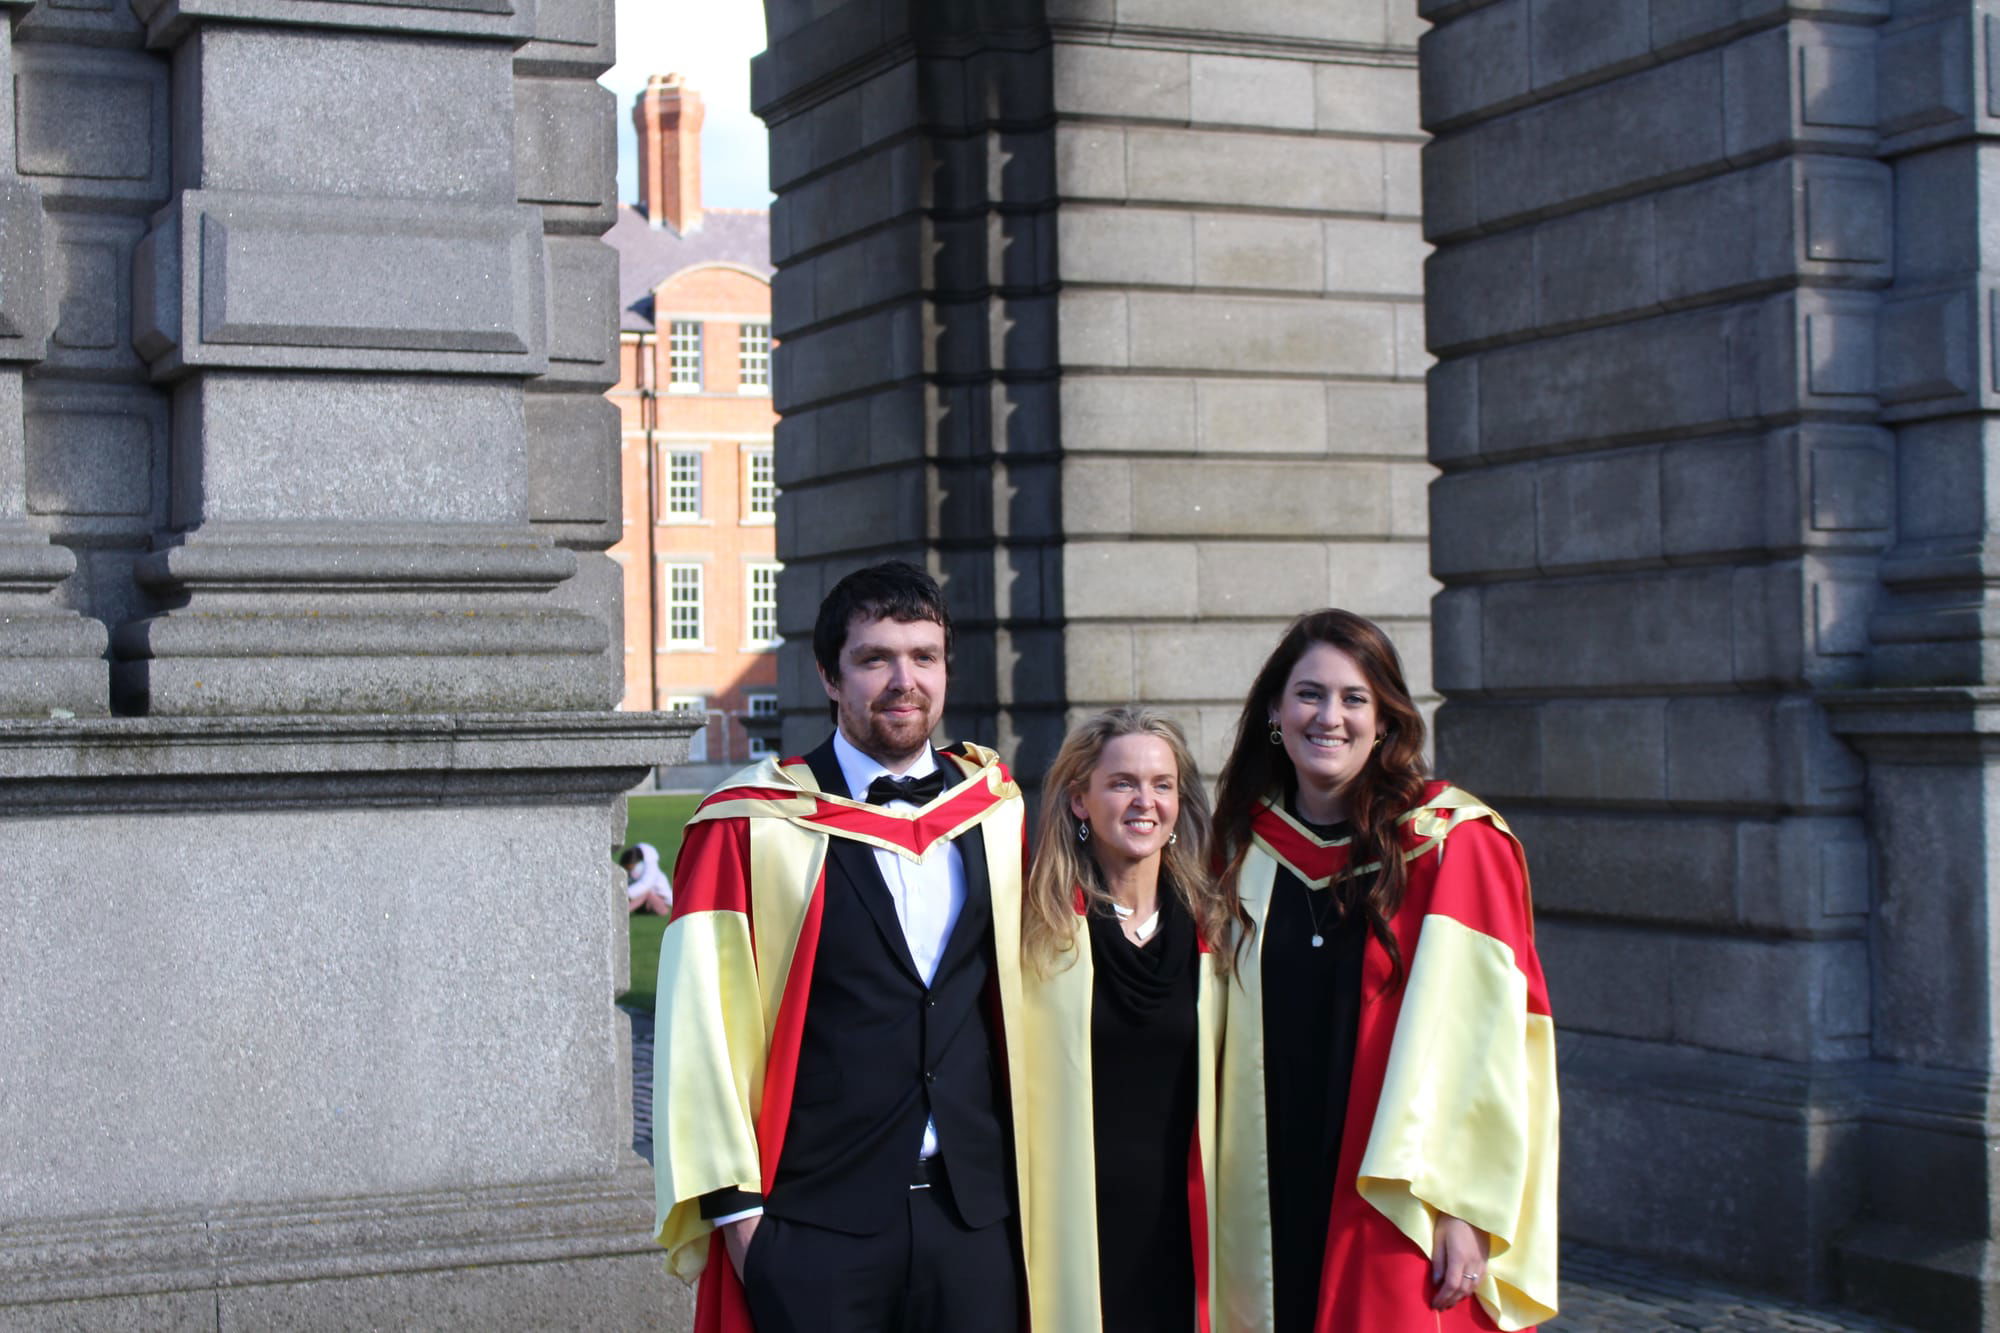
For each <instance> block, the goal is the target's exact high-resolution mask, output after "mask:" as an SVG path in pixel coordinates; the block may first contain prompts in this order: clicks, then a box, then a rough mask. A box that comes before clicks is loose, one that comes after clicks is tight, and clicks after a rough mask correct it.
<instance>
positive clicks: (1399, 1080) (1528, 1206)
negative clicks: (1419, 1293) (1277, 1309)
mask: <svg viewBox="0 0 2000 1333" xmlns="http://www.w3.org/2000/svg"><path fill="white" fill-rule="evenodd" d="M1447 851H1448V855H1446V857H1445V859H1444V867H1443V868H1442V869H1441V870H1440V871H1439V888H1438V891H1437V892H1436V893H1435V894H1434V895H1433V898H1432V903H1431V908H1430V912H1429V913H1428V914H1427V915H1426V916H1425V917H1424V920H1423V928H1422V933H1421V935H1420V936H1419V940H1418V945H1417V948H1416V951H1415V955H1414V957H1413V958H1412V960H1411V963H1410V973H1409V977H1408V979H1407V981H1406V983H1405V990H1404V994H1403V1000H1402V1009H1401V1012H1400V1014H1399V1015H1398V1017H1397V1020H1396V1028H1395V1035H1394V1038H1393V1040H1392V1042H1391V1046H1390V1052H1389V1064H1388V1069H1387V1073H1386V1075H1385V1077H1384V1080H1383V1084H1382V1094H1381V1098H1380V1101H1379V1102H1378V1104H1377V1109H1376V1114H1375V1119H1374V1123H1373V1126H1372V1128H1371V1131H1370V1133H1369V1137H1368V1145H1367V1148H1366V1150H1365V1151H1364V1153H1363V1155H1362V1159H1361V1169H1360V1178H1359V1180H1358V1181H1357V1188H1358V1189H1359V1191H1360V1193H1361V1196H1362V1197H1363V1198H1364V1199H1366V1200H1367V1201H1368V1203H1369V1204H1371V1205H1372V1206H1373V1207H1375V1208H1376V1209H1377V1210H1378V1211H1380V1212H1381V1213H1382V1214H1383V1215H1384V1216H1386V1217H1387V1218H1388V1219H1389V1220H1390V1221H1391V1222H1393V1223H1394V1224H1395V1225H1396V1227H1397V1229H1398V1230H1400V1231H1402V1232H1403V1234H1404V1235H1406V1236H1408V1237H1409V1238H1410V1239H1411V1240H1412V1241H1413V1242H1415V1243H1416V1245H1417V1246H1418V1248H1420V1249H1421V1250H1423V1251H1424V1253H1426V1254H1428V1253H1430V1249H1431V1230H1432V1225H1433V1222H1434V1220H1435V1214H1436V1213H1440V1212H1442V1213H1447V1214H1450V1215H1451V1216H1453V1217H1459V1218H1463V1219H1464V1220H1465V1221H1467V1222H1470V1223H1471V1224H1472V1225H1473V1226H1475V1227H1478V1228H1479V1229H1480V1230H1481V1231H1484V1232H1485V1233H1487V1235H1488V1236H1490V1237H1491V1238H1492V1250H1491V1254H1490V1256H1489V1258H1488V1262H1487V1265H1486V1273H1485V1277H1484V1278H1483V1279H1482V1280H1481V1282H1480V1284H1479V1286H1478V1288H1477V1290H1476V1292H1475V1294H1476V1295H1477V1296H1478V1298H1479V1301H1480V1303H1481V1304H1482V1305H1483V1306H1485V1307H1486V1311H1487V1313H1488V1314H1490V1315H1491V1316H1492V1317H1493V1319H1494V1321H1495V1322H1496V1323H1497V1324H1498V1325H1499V1326H1500V1327H1501V1328H1503V1329H1519V1328H1526V1327H1528V1326H1530V1325H1533V1324H1538V1323H1541V1322H1543V1321H1545V1320H1548V1319H1551V1318H1553V1317H1554V1316H1555V1313H1556V1161H1557V1120H1558V1108H1557V1099H1556V1082H1555V1066H1556V1061H1555V1028H1554V1025H1553V1024H1552V1022H1551V1021H1550V1019H1549V1015H1548V1002H1547V997H1546V994H1545V992H1544V990H1543V986H1542V979H1541V967H1540V964H1539V962H1538V961H1537V960H1536V958H1535V955H1534V945H1533V938H1532V934H1531V931H1530V928H1529V926H1528V924H1527V885H1526V880H1525V874H1524V872H1523V870H1522V869H1521V866H1520V860H1519V854H1518V851H1517V850H1515V848H1514V845H1513V843H1512V841H1511V839H1509V838H1505V837H1504V836H1503V835H1500V834H1498V833H1496V832H1494V831H1493V829H1492V828H1491V826H1490V825H1489V826H1488V827H1487V828H1486V829H1484V830H1482V831H1481V832H1480V833H1479V834H1476V835H1474V836H1470V837H1467V836H1464V834H1461V833H1456V832H1455V833H1454V835H1453V837H1452V838H1451V839H1450V840H1449V845H1448V848H1447ZM1447 878H1449V879H1451V880H1452V881H1454V882H1452V883H1447V882H1446V881H1447ZM1496 886H1497V889H1496Z"/></svg>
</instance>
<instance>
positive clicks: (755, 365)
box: [736, 321, 771, 397]
mask: <svg viewBox="0 0 2000 1333" xmlns="http://www.w3.org/2000/svg"><path fill="white" fill-rule="evenodd" d="M736 392H738V393H753V394H761V395H764V396H766V397H768V396H769V395H770V392H771V325H770V323H769V322H768V321H757V322H751V323H744V324H738V325H737V326H736Z"/></svg>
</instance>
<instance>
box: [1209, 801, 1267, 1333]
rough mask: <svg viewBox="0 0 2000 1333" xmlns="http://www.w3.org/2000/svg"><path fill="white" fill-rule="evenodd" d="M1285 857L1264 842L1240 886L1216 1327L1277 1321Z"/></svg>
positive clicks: (1222, 1144) (1219, 1175)
mask: <svg viewBox="0 0 2000 1333" xmlns="http://www.w3.org/2000/svg"><path fill="white" fill-rule="evenodd" d="M1277 876H1278V861H1277V858H1275V857H1274V856H1273V855H1272V854H1271V852H1270V851H1269V849H1268V848H1266V847H1265V846H1264V844H1263V843H1262V841H1261V840H1260V841H1257V842H1254V843H1253V844H1252V846H1251V848H1250V850H1249V852H1248V853H1247V854H1246V855H1245V856H1244V858H1243V866H1242V869H1241V871H1240V872H1239V874H1238V876H1237V881H1236V890H1237V893H1238V895H1239V896H1240V897H1241V898H1242V901H1243V908H1244V910H1245V911H1246V912H1248V913H1249V914H1250V920H1251V921H1252V922H1253V923H1254V925H1255V933H1254V934H1253V935H1252V936H1251V939H1250V947H1249V948H1247V949H1245V950H1244V951H1243V959H1242V967H1241V969H1240V970H1239V971H1238V972H1237V974H1236V980H1235V982H1234V983H1233V984H1232V985H1231V987H1230V991H1229V1024H1228V1030H1227V1032H1226V1033H1225V1034H1224V1036H1223V1041H1222V1059H1221V1066H1222V1077H1221V1080H1220V1084H1221V1086H1220V1091H1219V1096H1220V1099H1221V1107H1220V1117H1219V1118H1220V1122H1221V1123H1220V1133H1219V1134H1218V1136H1217V1142H1216V1155H1217V1158H1218V1163H1217V1170H1216V1171H1215V1173H1214V1174H1213V1175H1211V1176H1210V1177H1209V1179H1210V1181H1211V1182H1212V1188H1213V1190H1214V1202H1213V1204H1212V1205H1211V1206H1212V1207H1213V1209H1214V1211H1215V1225H1216V1235H1217V1239H1218V1241H1219V1242H1220V1243H1219V1245H1218V1246H1217V1248H1216V1249H1214V1250H1211V1251H1210V1253H1211V1254H1212V1255H1213V1256H1214V1271H1215V1286H1214V1288H1212V1289H1211V1291H1210V1294H1209V1313H1210V1318H1211V1323H1212V1324H1213V1326H1214V1328H1215V1329H1216V1330H1217V1333H1222V1330H1241V1331H1242V1333H1263V1331H1264V1330H1268V1329H1269V1328H1270V1327H1271V1322H1272V1319H1273V1318H1274V1316H1273V1314H1272V1310H1273V1304H1272V1302H1273V1293H1274V1291H1275V1289H1276V1286H1275V1283H1276V1279H1275V1278H1274V1277H1273V1276H1272V1259H1271V1163H1270V1158H1269V1147H1268V1145H1269V1142H1270V1140H1269V1139H1268V1137H1267V1132H1268V1131H1267V1128H1266V1118H1265V1107H1264V985H1263V956H1264V920H1265V917H1266V916H1267V914H1268V913H1269V912H1270V908H1271V890H1272V887H1273V886H1274V885H1275V883H1276V882H1277Z"/></svg>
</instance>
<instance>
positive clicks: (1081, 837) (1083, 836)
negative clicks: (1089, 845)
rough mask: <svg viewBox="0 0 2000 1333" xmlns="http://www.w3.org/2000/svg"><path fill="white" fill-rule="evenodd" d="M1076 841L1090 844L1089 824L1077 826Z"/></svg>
mask: <svg viewBox="0 0 2000 1333" xmlns="http://www.w3.org/2000/svg"><path fill="white" fill-rule="evenodd" d="M1076 840H1077V841H1078V842H1089V841H1090V825H1088V824H1078V825H1077V826H1076Z"/></svg>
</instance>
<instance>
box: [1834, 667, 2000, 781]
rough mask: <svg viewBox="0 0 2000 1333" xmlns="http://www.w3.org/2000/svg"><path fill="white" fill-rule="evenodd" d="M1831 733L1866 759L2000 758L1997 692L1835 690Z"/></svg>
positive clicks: (1977, 689) (1967, 688)
mask: <svg viewBox="0 0 2000 1333" xmlns="http://www.w3.org/2000/svg"><path fill="white" fill-rule="evenodd" d="M1817 697H1818V699H1819V702H1820V703H1821V704H1822V705H1823V706H1824V707H1825V708H1826V710H1827V714H1828V716H1829V717H1830V718H1831V720H1832V724H1833V729H1834V731H1835V732H1837V733H1838V734H1839V735H1840V736H1841V737H1842V738H1843V739H1844V740H1846V741H1847V742H1848V744H1850V745H1852V746H1854V747H1855V748H1856V749H1857V750H1860V751H1861V753H1863V754H1864V755H1866V756H1867V757H1868V758H1870V759H1876V760H1889V761H1893V762H1898V763H1929V764H1955V763H1966V762H1976V761H1980V760H1991V759H1993V758H1995V757H2000V687H1995V686H1938V687H1934V688H1928V689H1887V690H1834V691H1828V692H1826V693H1823V694H1821V695H1819V696H1817Z"/></svg>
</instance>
